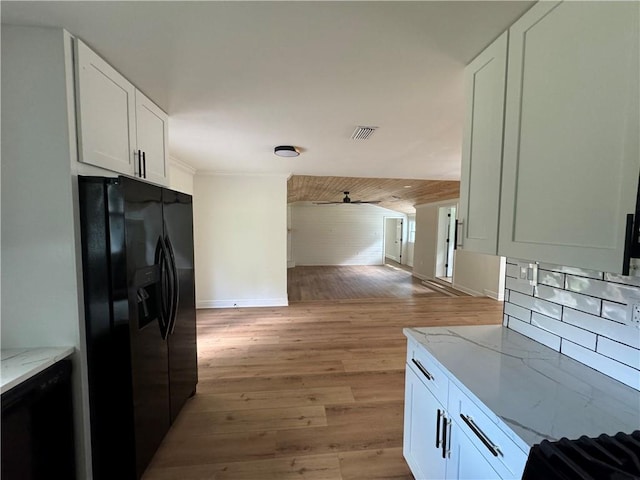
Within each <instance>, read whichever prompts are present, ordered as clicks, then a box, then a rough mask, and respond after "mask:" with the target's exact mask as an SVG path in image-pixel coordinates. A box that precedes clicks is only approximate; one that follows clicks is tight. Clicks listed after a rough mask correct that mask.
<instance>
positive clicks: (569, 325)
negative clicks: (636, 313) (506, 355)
mask: <svg viewBox="0 0 640 480" xmlns="http://www.w3.org/2000/svg"><path fill="white" fill-rule="evenodd" d="M530 263H533V262H532V261H530V260H519V259H512V258H511V259H507V274H506V275H507V278H506V286H507V290H506V293H505V303H504V317H505V318H506V326H507V327H508V328H511V329H513V330H516V331H518V332H520V333H522V334H523V335H526V336H528V337H530V338H533V339H534V340H536V341H538V342H540V343H542V344H544V345H547V346H548V347H550V348H553V349H554V350H559V351H561V352H562V353H563V354H565V355H567V356H569V357H571V358H574V359H575V360H577V361H579V362H582V363H584V364H586V365H588V366H590V367H592V368H594V369H596V370H598V371H600V372H602V373H604V374H606V375H609V376H611V377H613V378H615V379H617V380H619V381H620V382H622V383H624V384H626V385H629V386H631V387H633V388H635V389H637V390H640V330H639V329H637V328H635V327H634V326H630V325H627V324H626V322H627V316H628V308H627V303H629V301H630V299H631V298H636V299H640V268H638V269H637V272H638V275H637V276H635V275H634V276H623V275H617V274H612V273H606V272H595V271H593V270H585V269H581V268H575V267H565V266H562V265H554V264H545V263H540V264H539V270H538V285H537V286H536V287H535V289H532V291H530V289H529V288H528V287H529V285H528V283H527V282H523V281H522V280H519V279H517V278H516V277H518V276H519V264H524V265H528V264H530Z"/></svg>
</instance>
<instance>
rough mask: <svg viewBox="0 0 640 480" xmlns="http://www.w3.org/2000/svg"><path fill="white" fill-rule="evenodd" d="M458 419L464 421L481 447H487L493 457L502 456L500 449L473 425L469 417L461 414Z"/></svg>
mask: <svg viewBox="0 0 640 480" xmlns="http://www.w3.org/2000/svg"><path fill="white" fill-rule="evenodd" d="M460 418H461V419H462V420H463V421H464V423H466V424H467V426H468V427H469V428H470V429H471V431H472V432H473V433H475V434H476V436H477V437H478V438H479V439H480V441H481V442H482V443H483V445H484V446H485V447H487V450H489V451H490V452H491V453H492V454H493V456H494V457H497V456H498V455H501V456H502V452H501V451H500V448H499V447H498V446H497V445H496V444H495V443H493V442H492V441H491V440H489V437H487V436H486V435H485V434H484V432H483V431H482V430H481V429H480V427H478V426H477V425H476V424H475V422H474V421H473V419H472V418H471V417H470V416H469V415H464V414H462V413H461V414H460Z"/></svg>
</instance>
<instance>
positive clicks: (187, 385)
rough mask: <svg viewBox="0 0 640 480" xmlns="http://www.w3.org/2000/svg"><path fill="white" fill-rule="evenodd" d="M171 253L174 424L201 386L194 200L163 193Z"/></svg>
mask: <svg viewBox="0 0 640 480" xmlns="http://www.w3.org/2000/svg"><path fill="white" fill-rule="evenodd" d="M163 201H164V222H165V223H164V228H165V239H166V244H167V249H168V250H169V252H170V256H172V257H173V263H174V265H175V273H176V277H177V288H176V289H175V292H174V293H175V294H176V300H177V302H176V303H175V308H174V309H173V315H172V319H171V320H170V328H169V337H168V339H169V378H170V391H171V421H173V420H175V418H176V417H177V415H178V413H179V412H180V409H181V408H182V406H183V405H184V403H185V401H186V400H187V398H189V397H190V396H191V395H193V393H194V392H195V388H196V383H197V382H198V359H197V351H196V309H195V287H194V282H195V277H194V265H193V211H192V202H191V196H190V195H186V194H183V193H178V192H174V191H172V190H163Z"/></svg>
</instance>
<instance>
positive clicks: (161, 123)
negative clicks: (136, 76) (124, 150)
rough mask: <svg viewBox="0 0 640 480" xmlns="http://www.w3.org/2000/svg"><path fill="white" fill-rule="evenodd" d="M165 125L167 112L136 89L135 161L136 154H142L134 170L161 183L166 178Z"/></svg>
mask: <svg viewBox="0 0 640 480" xmlns="http://www.w3.org/2000/svg"><path fill="white" fill-rule="evenodd" d="M167 127H168V117H167V114H166V113H164V112H163V111H162V110H160V108H158V107H157V106H156V105H155V104H154V103H153V102H152V101H151V100H149V99H148V98H147V97H145V96H144V95H143V94H142V93H141V92H139V91H136V141H137V147H136V149H135V157H136V161H140V159H139V157H138V155H141V156H142V159H141V161H140V164H139V165H138V166H137V167H136V171H138V172H141V175H142V177H143V178H146V179H147V180H149V181H151V182H155V183H161V184H164V183H165V182H166V179H167V171H166V168H167V167H166V159H167V156H168V153H167V139H168V128H167ZM138 151H139V152H140V153H138Z"/></svg>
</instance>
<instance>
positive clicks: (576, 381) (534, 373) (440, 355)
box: [403, 325, 640, 452]
mask: <svg viewBox="0 0 640 480" xmlns="http://www.w3.org/2000/svg"><path fill="white" fill-rule="evenodd" d="M403 332H404V334H405V336H407V338H409V339H410V340H414V341H416V342H418V343H419V344H420V345H422V346H423V347H424V348H425V349H426V350H427V351H428V352H429V353H431V354H432V356H433V357H435V359H436V363H438V364H439V366H441V367H443V369H444V370H446V372H447V373H450V374H451V375H449V377H450V380H451V381H453V382H454V383H455V384H456V385H457V386H458V387H459V388H460V389H461V390H462V391H463V392H464V393H465V394H467V395H468V396H469V397H470V398H471V399H472V400H473V401H474V402H475V403H479V402H478V400H479V401H480V402H481V403H482V404H484V405H485V406H486V407H487V408H488V409H489V410H490V411H491V412H492V413H493V415H491V414H490V413H491V412H489V411H487V410H486V409H483V410H484V411H485V413H487V414H488V415H489V416H490V417H491V418H492V419H493V421H495V422H496V424H498V425H499V426H501V427H502V428H503V430H505V433H507V434H508V435H509V436H510V437H511V438H512V439H513V440H514V441H515V442H516V444H517V445H518V446H519V447H520V448H521V449H522V450H524V451H525V452H528V451H529V448H530V447H531V446H532V445H534V444H536V443H540V442H541V441H542V440H544V439H547V440H550V441H555V440H559V439H560V438H561V437H567V438H569V439H575V438H579V437H580V436H582V435H586V436H588V437H597V436H598V435H600V434H602V433H607V434H609V435H613V434H615V433H617V432H620V431H622V432H626V433H630V432H632V431H633V430H637V429H639V428H640V392H638V391H637V390H634V389H632V388H631V387H628V386H626V385H624V384H623V383H620V382H618V381H617V380H614V379H612V378H611V377H608V376H606V375H604V374H602V373H600V372H598V371H596V370H594V369H592V368H590V367H587V366H586V365H583V364H581V363H579V362H577V361H575V360H573V359H571V358H569V357H567V356H565V355H562V354H560V353H558V352H556V351H555V350H551V349H550V348H548V347H545V346H544V345H542V344H540V343H538V342H535V341H533V340H531V339H529V338H527V337H525V336H523V335H521V334H519V333H517V332H515V331H513V330H509V329H507V328H504V327H502V326H501V325H478V326H461V327H429V328H405V329H404V330H403ZM479 406H481V405H479ZM504 424H506V425H507V426H508V427H509V428H510V429H511V431H509V430H508V429H504ZM513 433H515V435H513Z"/></svg>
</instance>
